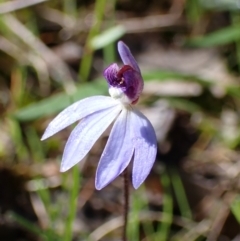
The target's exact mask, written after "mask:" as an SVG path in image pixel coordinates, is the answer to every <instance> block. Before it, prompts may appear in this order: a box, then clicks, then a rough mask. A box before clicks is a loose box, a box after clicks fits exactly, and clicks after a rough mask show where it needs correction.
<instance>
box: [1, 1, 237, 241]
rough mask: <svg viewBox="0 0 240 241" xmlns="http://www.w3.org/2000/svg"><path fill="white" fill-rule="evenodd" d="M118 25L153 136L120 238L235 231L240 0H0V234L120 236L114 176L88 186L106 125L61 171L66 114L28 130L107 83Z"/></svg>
mask: <svg viewBox="0 0 240 241" xmlns="http://www.w3.org/2000/svg"><path fill="white" fill-rule="evenodd" d="M120 39H121V40H123V41H124V42H125V43H126V44H127V45H128V46H129V47H130V49H131V50H132V53H133V54H134V56H135V57H136V59H137V60H138V62H139V65H140V68H141V70H142V74H143V77H144V80H145V89H144V92H143V95H142V97H141V100H140V103H139V104H138V108H139V109H140V110H141V111H142V112H143V113H144V114H145V115H146V116H147V117H148V118H149V119H150V120H151V122H152V124H153V125H154V128H155V130H156V133H157V137H158V142H159V146H158V147H159V150H158V155H157V159H156V163H155V165H154V167H153V170H152V172H151V174H150V175H149V177H148V179H147V180H146V182H145V183H144V185H142V186H141V188H139V189H138V190H134V189H133V188H131V204H130V214H129V215H130V221H129V222H130V223H129V228H128V237H129V240H131V241H139V240H141V241H165V240H171V241H177V240H186V241H193V240H208V241H214V240H219V241H228V240H229V241H230V240H233V241H238V240H240V195H239V191H240V179H239V178H240V152H239V151H240V148H239V147H240V135H239V134H240V128H239V114H240V112H239V111H240V101H239V97H240V83H239V82H240V78H239V76H240V1H238V0H214V1H213V0H212V1H207V0H161V1H159V0H139V1H134V0H112V1H107V0H97V1H93V0H49V1H47V0H31V1H24V0H12V1H4V0H1V1H0V114H1V115H0V240H1V241H22V240H26V241H38V240H43V241H55V240H56V241H57V240H63V241H70V240H75V241H81V240H87V241H96V240H103V241H117V240H121V227H122V178H121V177H118V178H117V179H116V180H115V181H114V182H113V183H111V184H110V185H108V186H107V187H106V188H104V189H103V190H101V191H96V190H95V187H94V178H95V171H96V166H97V164H98V161H99V157H100V155H101V152H102V150H103V147H104V145H105V143H106V140H107V136H108V133H106V134H104V136H102V138H101V139H100V140H99V141H98V142H97V143H96V145H95V146H94V148H93V149H92V150H91V152H90V153H89V155H88V156H87V157H86V158H85V159H84V160H83V161H82V162H81V163H80V164H78V165H76V166H75V167H74V168H72V169H71V170H70V171H68V172H66V173H59V165H60V162H61V156H62V152H63V148H64V145H65V143H66V140H67V138H68V136H69V134H70V131H71V129H72V128H73V127H69V128H67V129H65V130H63V131H61V132H60V133H59V134H57V135H55V136H53V137H52V138H50V139H48V140H46V141H44V142H41V141H40V138H41V136H42V134H43V132H44V130H45V128H46V126H47V124H48V123H49V121H50V120H52V119H53V118H54V116H56V114H57V113H59V111H61V110H62V109H63V108H65V107H67V106H68V105H69V104H71V103H73V102H74V101H76V100H79V99H81V98H85V97H87V96H92V95H105V94H106V95H107V94H108V89H107V83H106V81H105V80H104V79H103V76H102V72H103V70H104V69H105V68H106V67H107V66H108V65H109V64H110V63H112V62H119V63H120V60H119V56H118V53H117V51H116V43H117V41H118V40H120Z"/></svg>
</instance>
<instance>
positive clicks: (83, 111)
mask: <svg viewBox="0 0 240 241" xmlns="http://www.w3.org/2000/svg"><path fill="white" fill-rule="evenodd" d="M116 105H118V102H117V101H116V100H114V99H112V98H111V97H108V96H92V97H89V98H86V99H83V100H79V101H77V102H75V103H74V104H72V105H70V106H69V107H67V108H66V109H64V110H63V111H62V112H60V113H59V114H58V115H57V116H56V117H55V118H54V119H53V120H52V121H51V122H50V123H49V125H48V127H47V129H46V130H45V132H44V134H43V136H42V138H41V140H45V139H47V138H48V137H50V136H52V135H54V134H56V133H57V132H59V131H61V130H62V129H64V128H65V127H67V126H69V125H71V124H73V123H74V122H76V121H77V120H80V119H82V118H84V117H85V116H87V115H90V114H92V113H94V112H96V111H99V110H102V109H106V108H109V107H113V106H116ZM36 111H37V110H36Z"/></svg>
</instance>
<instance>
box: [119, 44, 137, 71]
mask: <svg viewBox="0 0 240 241" xmlns="http://www.w3.org/2000/svg"><path fill="white" fill-rule="evenodd" d="M118 52H119V54H120V56H121V59H122V61H123V63H124V64H125V65H130V66H132V67H133V68H134V69H135V70H136V71H137V72H139V73H141V71H140V69H139V67H138V64H137V61H136V60H135V58H134V57H133V55H132V53H131V51H130V49H129V48H128V46H127V45H126V44H125V43H123V42H122V41H119V42H118Z"/></svg>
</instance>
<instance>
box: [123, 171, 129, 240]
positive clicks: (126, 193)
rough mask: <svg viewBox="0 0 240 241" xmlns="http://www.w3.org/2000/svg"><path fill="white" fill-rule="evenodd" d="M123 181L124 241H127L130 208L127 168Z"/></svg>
mask: <svg viewBox="0 0 240 241" xmlns="http://www.w3.org/2000/svg"><path fill="white" fill-rule="evenodd" d="M123 181H124V188H123V189H124V193H123V195H124V204H123V205H124V206H123V218H124V220H123V237H122V240H123V241H127V224H128V207H129V179H128V170H127V168H126V169H125V171H124V172H123Z"/></svg>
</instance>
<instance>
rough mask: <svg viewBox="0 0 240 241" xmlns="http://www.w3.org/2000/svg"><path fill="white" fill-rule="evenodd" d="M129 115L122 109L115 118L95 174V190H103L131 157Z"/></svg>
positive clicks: (126, 164)
mask: <svg viewBox="0 0 240 241" xmlns="http://www.w3.org/2000/svg"><path fill="white" fill-rule="evenodd" d="M129 113H130V111H127V110H126V109H124V110H123V111H122V112H121V114H120V115H119V117H118V118H117V120H116V122H115V124H114V126H113V129H112V131H111V134H110V136H109V138H108V142H107V145H106V147H105V149H104V151H103V153H102V156H101V159H100V162H99V165H98V168H97V174H96V182H95V185H96V189H98V190H100V189H102V188H104V187H105V186H106V185H107V184H108V183H110V182H111V181H112V180H114V179H115V178H116V177H117V176H118V175H120V174H121V173H122V172H123V171H124V169H125V168H126V167H127V166H128V164H129V162H130V161H131V158H132V156H133V143H132V141H131V135H130V128H131V125H130V124H131V123H130V120H129V118H128V117H129Z"/></svg>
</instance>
